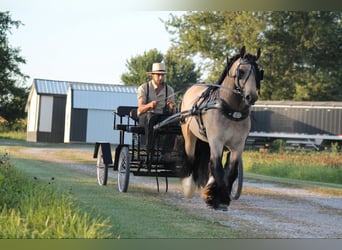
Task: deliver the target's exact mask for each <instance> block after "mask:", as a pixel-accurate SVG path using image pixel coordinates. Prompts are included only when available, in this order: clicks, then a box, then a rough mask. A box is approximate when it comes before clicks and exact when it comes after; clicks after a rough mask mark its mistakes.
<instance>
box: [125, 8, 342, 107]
mask: <svg viewBox="0 0 342 250" xmlns="http://www.w3.org/2000/svg"><path fill="white" fill-rule="evenodd" d="M163 23H164V25H165V28H166V30H167V31H168V33H169V34H170V35H171V37H172V38H171V41H172V47H171V48H170V49H169V50H168V52H167V53H166V55H164V56H163V55H162V54H159V58H154V57H148V56H145V55H149V53H157V52H156V51H154V52H153V51H149V52H146V53H145V54H144V55H142V56H137V57H134V58H131V59H130V60H127V64H126V65H127V68H128V73H125V74H123V75H122V78H121V79H122V81H123V82H124V83H125V84H127V85H138V84H141V83H142V82H144V81H145V78H146V74H145V73H146V71H148V69H150V67H151V66H150V65H152V59H153V60H156V59H159V60H164V62H165V63H166V65H167V66H168V68H170V67H171V68H172V69H173V71H172V74H170V75H168V76H167V80H168V81H169V82H171V83H172V84H173V85H174V86H175V87H176V88H177V89H182V86H184V84H189V83H194V82H196V81H198V80H204V81H206V82H215V81H216V80H217V79H218V78H219V76H220V74H221V72H222V71H223V68H224V66H225V63H226V58H227V57H232V56H233V55H235V54H236V53H237V52H238V51H239V49H240V48H241V47H242V46H243V45H245V46H246V48H247V50H248V51H249V52H251V53H252V52H253V53H254V52H256V51H257V49H258V48H261V49H262V55H261V58H260V59H259V64H260V65H261V66H262V67H263V69H264V71H265V76H264V82H263V84H262V89H261V96H260V99H262V100H297V101H341V100H342V88H341V87H342V80H341V77H342V71H341V68H342V67H341V66H342V13H341V12H333V11H305V12H304V11H268V12H266V11H196V12H187V13H186V14H184V15H181V16H177V15H173V14H170V16H169V19H168V20H163ZM170 55H172V57H170ZM171 58H172V60H171ZM194 58H197V60H196V63H195V60H194ZM170 60H171V61H170ZM136 61H139V63H138V64H134V63H135V62H136ZM139 65H144V67H145V68H144V69H143V70H141V71H140V70H139V67H140V66H139ZM175 65H178V66H177V67H176V68H175ZM182 66H184V67H182ZM186 66H190V67H186ZM191 68H193V69H195V70H194V71H191ZM185 70H186V71H185ZM139 72H140V73H139ZM187 74H190V75H191V77H190V76H187ZM138 75H141V77H140V78H139V77H137V76H138ZM175 76H181V79H177V78H176V77H175ZM203 76H204V79H202V78H203Z"/></svg>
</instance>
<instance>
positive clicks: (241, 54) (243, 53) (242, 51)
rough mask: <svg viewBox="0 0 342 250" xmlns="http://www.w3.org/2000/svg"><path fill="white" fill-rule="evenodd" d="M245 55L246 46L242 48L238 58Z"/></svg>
mask: <svg viewBox="0 0 342 250" xmlns="http://www.w3.org/2000/svg"><path fill="white" fill-rule="evenodd" d="M245 54H246V46H242V48H241V50H240V57H244V55H245Z"/></svg>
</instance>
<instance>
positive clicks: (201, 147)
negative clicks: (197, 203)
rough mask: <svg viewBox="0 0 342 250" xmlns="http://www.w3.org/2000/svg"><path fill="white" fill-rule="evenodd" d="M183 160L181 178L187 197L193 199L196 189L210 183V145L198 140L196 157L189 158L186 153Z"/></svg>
mask: <svg viewBox="0 0 342 250" xmlns="http://www.w3.org/2000/svg"><path fill="white" fill-rule="evenodd" d="M183 159H184V160H183V168H182V171H181V174H180V177H181V178H182V186H183V191H184V195H185V197H187V198H191V197H192V196H193V195H194V193H195V190H196V187H204V186H205V185H206V183H207V182H208V164H209V159H210V147H209V144H208V143H207V142H203V141H201V140H199V139H198V140H197V141H196V149H195V155H194V157H188V156H187V155H186V154H185V151H184V153H183Z"/></svg>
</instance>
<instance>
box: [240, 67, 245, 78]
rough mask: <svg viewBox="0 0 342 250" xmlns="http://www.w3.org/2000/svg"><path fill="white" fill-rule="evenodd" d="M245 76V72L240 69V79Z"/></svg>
mask: <svg viewBox="0 0 342 250" xmlns="http://www.w3.org/2000/svg"><path fill="white" fill-rule="evenodd" d="M244 74H245V71H244V70H242V69H239V78H241V77H243V75H244Z"/></svg>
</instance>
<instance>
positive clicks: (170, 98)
mask: <svg viewBox="0 0 342 250" xmlns="http://www.w3.org/2000/svg"><path fill="white" fill-rule="evenodd" d="M147 74H148V75H150V76H151V78H152V79H151V81H148V82H146V83H144V84H142V85H140V86H139V88H138V112H137V113H138V117H139V124H140V125H141V126H144V127H145V137H146V140H147V141H146V145H147V149H148V150H151V149H153V147H154V141H153V138H154V137H153V126H154V125H155V124H157V123H158V122H161V121H162V120H164V119H165V118H166V117H167V116H169V115H172V114H173V113H174V112H175V98H174V90H173V88H172V87H171V86H169V85H168V84H166V83H165V75H166V70H165V64H164V63H153V65H152V71H150V72H147ZM172 138H173V139H174V136H173V137H172ZM172 138H165V139H164V141H165V143H164V146H163V151H164V152H166V151H167V150H170V149H171V148H172V146H173V144H172V142H173V140H172V141H171V140H170V139H172ZM166 143H168V144H169V145H166Z"/></svg>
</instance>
